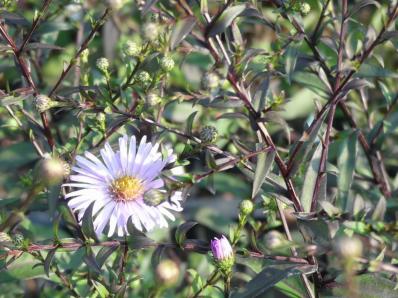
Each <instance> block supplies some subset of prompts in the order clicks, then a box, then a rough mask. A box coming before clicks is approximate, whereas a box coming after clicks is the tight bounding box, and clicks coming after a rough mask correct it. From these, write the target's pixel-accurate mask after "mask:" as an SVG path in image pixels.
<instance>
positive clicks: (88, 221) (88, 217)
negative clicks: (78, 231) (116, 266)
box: [82, 201, 98, 242]
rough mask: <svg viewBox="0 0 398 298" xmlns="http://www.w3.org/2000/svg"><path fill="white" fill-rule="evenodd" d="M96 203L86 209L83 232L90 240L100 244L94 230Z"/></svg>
mask: <svg viewBox="0 0 398 298" xmlns="http://www.w3.org/2000/svg"><path fill="white" fill-rule="evenodd" d="M94 204H95V201H94V202H92V203H91V204H90V206H89V207H88V208H87V209H86V211H85V212H84V215H83V219H82V230H83V233H84V235H86V236H87V237H89V238H92V239H94V240H95V241H97V242H98V238H97V234H96V233H95V230H94V224H93V208H94Z"/></svg>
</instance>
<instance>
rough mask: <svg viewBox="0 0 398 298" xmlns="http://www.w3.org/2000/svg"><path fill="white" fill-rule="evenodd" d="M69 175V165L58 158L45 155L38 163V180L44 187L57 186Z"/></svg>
mask: <svg viewBox="0 0 398 298" xmlns="http://www.w3.org/2000/svg"><path fill="white" fill-rule="evenodd" d="M69 174H70V168H69V165H68V164H66V163H65V162H64V161H63V160H61V159H59V158H56V157H51V156H50V155H46V156H45V157H44V158H43V159H42V160H41V161H40V162H39V175H40V176H39V179H41V181H42V182H44V183H45V184H46V185H56V184H59V183H61V182H62V180H63V178H64V177H65V176H67V175H69Z"/></svg>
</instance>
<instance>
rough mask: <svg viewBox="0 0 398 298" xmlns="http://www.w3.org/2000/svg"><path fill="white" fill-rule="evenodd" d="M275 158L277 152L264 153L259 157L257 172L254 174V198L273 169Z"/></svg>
mask: <svg viewBox="0 0 398 298" xmlns="http://www.w3.org/2000/svg"><path fill="white" fill-rule="evenodd" d="M274 158H275V151H269V152H263V153H260V154H259V155H258V156H257V166H256V172H255V174H254V181H253V190H252V198H254V197H255V196H256V195H257V193H258V191H259V190H260V188H261V186H262V185H263V183H264V181H265V178H266V177H267V175H268V172H269V170H270V169H271V166H272V162H273V161H274Z"/></svg>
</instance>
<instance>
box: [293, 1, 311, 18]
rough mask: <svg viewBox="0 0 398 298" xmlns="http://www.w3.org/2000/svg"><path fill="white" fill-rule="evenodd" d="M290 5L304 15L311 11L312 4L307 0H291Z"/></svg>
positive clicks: (294, 10)
mask: <svg viewBox="0 0 398 298" xmlns="http://www.w3.org/2000/svg"><path fill="white" fill-rule="evenodd" d="M289 7H290V9H291V10H292V11H293V12H297V13H301V14H302V15H304V16H305V15H307V14H309V13H310V11H311V5H309V4H308V3H307V2H306V1H297V0H291V1H290V4H289Z"/></svg>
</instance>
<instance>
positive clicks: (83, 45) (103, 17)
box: [48, 8, 111, 97]
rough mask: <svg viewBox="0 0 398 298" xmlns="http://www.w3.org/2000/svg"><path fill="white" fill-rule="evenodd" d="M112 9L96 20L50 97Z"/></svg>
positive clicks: (51, 92)
mask: <svg viewBox="0 0 398 298" xmlns="http://www.w3.org/2000/svg"><path fill="white" fill-rule="evenodd" d="M110 12H111V9H110V8H107V9H106V10H105V12H104V13H103V15H102V16H101V17H100V18H99V19H98V20H97V21H96V22H95V25H94V27H93V28H92V29H91V32H90V34H89V35H88V36H87V38H86V39H85V40H84V42H83V43H82V45H81V46H80V49H79V50H78V51H77V53H76V54H75V56H74V57H73V59H72V60H71V61H70V62H69V64H68V66H67V67H66V68H65V69H64V70H63V71H62V74H61V76H60V77H59V78H58V80H57V82H56V83H55V85H54V87H53V88H52V89H51V91H50V92H49V93H48V97H52V96H53V95H54V93H55V92H56V91H57V89H58V87H59V85H60V84H61V83H62V81H63V80H64V79H65V77H66V76H67V75H68V73H69V71H70V70H71V69H72V67H73V66H74V65H75V64H76V61H77V59H78V58H79V57H80V54H81V53H82V52H83V51H84V50H85V49H87V47H88V45H89V43H90V42H91V41H92V39H93V38H94V36H95V34H96V33H97V31H98V30H99V29H100V28H101V27H102V25H103V24H104V23H105V19H106V18H107V17H108V15H109V14H110Z"/></svg>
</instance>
